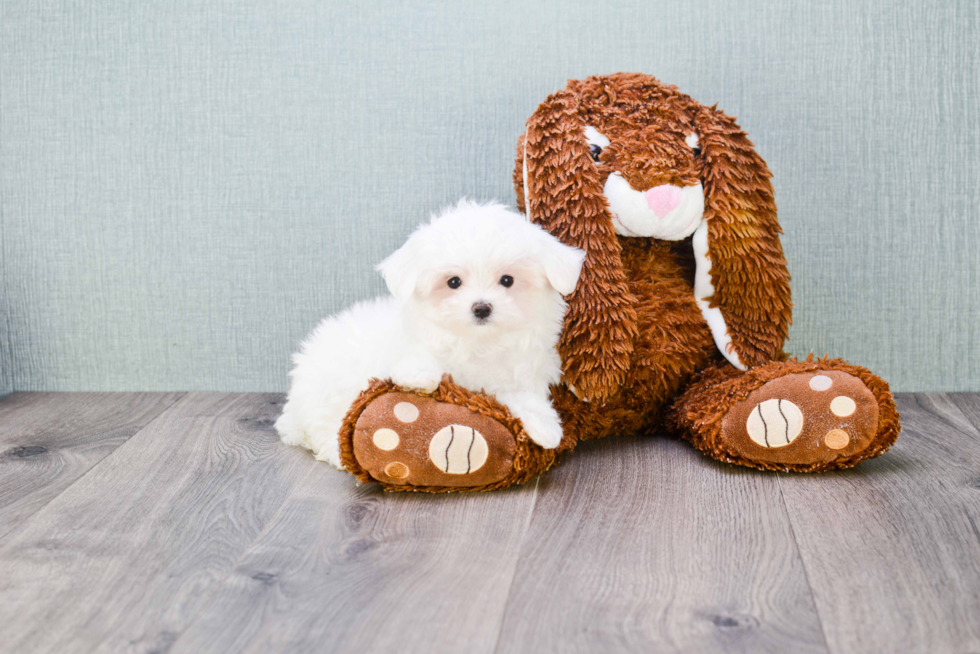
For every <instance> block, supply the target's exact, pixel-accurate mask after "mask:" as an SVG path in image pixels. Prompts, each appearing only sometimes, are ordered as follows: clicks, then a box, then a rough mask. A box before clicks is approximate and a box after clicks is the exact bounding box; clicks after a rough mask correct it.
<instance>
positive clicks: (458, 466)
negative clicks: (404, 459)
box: [429, 425, 490, 475]
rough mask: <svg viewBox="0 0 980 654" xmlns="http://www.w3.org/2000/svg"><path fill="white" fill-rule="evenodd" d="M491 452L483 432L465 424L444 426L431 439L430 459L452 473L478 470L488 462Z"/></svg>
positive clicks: (443, 470) (459, 473) (463, 473)
mask: <svg viewBox="0 0 980 654" xmlns="http://www.w3.org/2000/svg"><path fill="white" fill-rule="evenodd" d="M489 453H490V449H489V447H487V441H486V439H485V438H484V437H483V434H481V433H480V432H478V431H476V430H475V429H473V428H472V427H467V426H465V425H449V426H448V427H443V428H442V429H440V430H439V431H438V432H436V435H435V436H433V437H432V440H431V441H429V459H430V460H431V461H432V463H434V464H435V466H436V467H437V468H439V470H441V471H442V472H446V473H449V474H451V475H466V474H469V473H471V472H476V471H477V470H479V469H480V468H482V467H483V464H484V463H486V462H487V455H488V454H489Z"/></svg>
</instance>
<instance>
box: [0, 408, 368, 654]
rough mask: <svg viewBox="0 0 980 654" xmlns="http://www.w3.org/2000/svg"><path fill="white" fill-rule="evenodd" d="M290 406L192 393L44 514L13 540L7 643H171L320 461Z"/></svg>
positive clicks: (3, 572)
mask: <svg viewBox="0 0 980 654" xmlns="http://www.w3.org/2000/svg"><path fill="white" fill-rule="evenodd" d="M281 403H282V396H281V395H227V394H204V393H191V394H188V395H185V396H184V397H183V398H182V399H180V400H179V401H178V402H177V403H176V404H175V405H174V406H172V407H170V409H168V410H167V411H166V412H164V414H163V415H161V416H160V417H159V418H158V419H157V420H155V421H153V422H152V423H151V424H150V425H148V426H147V427H146V428H144V429H143V430H142V431H140V432H139V433H138V434H136V435H135V436H133V437H132V438H130V439H129V440H128V441H127V442H126V443H125V444H124V445H122V446H121V447H119V448H118V449H117V450H116V451H115V452H113V453H112V454H111V455H109V456H108V457H106V458H105V459H104V460H103V461H102V462H101V463H99V464H98V465H97V466H95V467H94V468H93V469H92V470H91V471H90V472H89V473H88V474H87V475H85V476H84V477H82V478H81V479H79V480H78V481H77V482H76V483H75V484H73V485H72V486H71V487H70V488H68V489H66V490H65V491H64V492H63V493H61V494H60V495H59V496H58V497H56V498H55V499H53V500H52V501H51V502H50V503H49V504H48V505H47V506H45V507H44V508H43V509H41V510H40V511H39V512H38V513H36V514H35V515H34V517H33V518H32V519H31V520H30V522H29V523H28V524H26V525H24V527H23V528H22V529H21V530H19V531H18V533H16V534H13V535H12V536H11V538H9V539H8V540H7V542H6V543H5V544H4V545H3V546H2V547H0V642H2V643H4V646H5V647H6V648H7V649H8V651H12V652H32V651H54V652H76V651H86V652H87V651H111V652H118V651H123V650H125V651H130V650H137V651H163V650H166V649H167V647H168V646H169V645H170V644H171V643H172V642H173V641H174V640H175V639H176V638H177V636H178V635H179V634H180V633H181V631H183V629H184V628H185V627H186V626H187V625H188V624H190V622H191V620H192V619H193V618H194V617H196V616H197V613H198V611H199V610H200V609H201V608H203V607H204V606H205V605H207V603H208V600H209V598H210V596H211V594H212V593H213V592H214V590H215V589H216V588H217V587H218V585H219V583H220V581H221V580H222V579H223V578H224V577H225V575H227V574H228V571H230V570H231V569H232V568H233V567H234V564H235V562H236V561H237V560H238V558H239V556H241V554H242V552H244V551H245V549H246V548H247V546H248V545H249V544H250V543H251V542H253V541H254V540H255V538H256V537H257V536H258V534H259V533H260V532H261V531H262V529H263V528H264V527H265V526H266V525H267V524H268V522H269V521H270V520H271V519H272V517H273V516H274V514H275V513H276V512H277V511H278V510H279V509H280V507H281V506H282V503H283V502H284V501H285V499H286V497H287V496H288V495H289V493H290V491H292V489H293V488H294V486H295V484H296V483H297V482H298V481H299V479H301V478H302V476H303V475H305V474H306V473H307V472H309V471H310V470H311V469H312V468H313V467H314V466H315V465H316V463H315V462H314V461H313V459H312V458H311V457H310V456H309V455H308V454H307V453H304V452H301V451H300V450H298V449H295V448H286V447H283V446H282V444H281V443H280V442H279V440H278V438H277V437H276V435H275V434H274V432H273V429H272V422H273V420H274V419H275V416H276V415H277V414H278V412H279V410H280V407H281ZM351 483H353V480H351Z"/></svg>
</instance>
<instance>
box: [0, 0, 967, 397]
mask: <svg viewBox="0 0 980 654" xmlns="http://www.w3.org/2000/svg"><path fill="white" fill-rule="evenodd" d="M978 27H980V3H978V2H976V0H959V1H943V2H936V1H935V0H913V1H907V2H890V1H888V0H874V1H870V2H869V1H861V0H828V1H825V2H812V1H811V0H780V1H779V2H771V3H765V4H763V3H755V2H743V3H737V2H728V1H722V0H719V1H715V2H713V1H707V2H703V1H698V0H694V1H691V0H687V1H685V2H677V1H674V0H671V1H652V0H629V1H624V2H616V3H611V2H610V3H598V2H586V1H578V0H576V1H571V0H561V1H557V2H554V1H552V2H528V1H526V0H525V1H520V2H517V1H511V0H495V1H494V2H397V1H387V0H386V1H384V2H380V1H374V0H360V1H358V2H356V3H353V2H352V3H349V4H346V3H340V2H314V1H309V2H303V1H292V0H281V1H278V2H271V1H269V2H265V1H261V0H260V1H254V0H252V1H246V0H196V1H191V2H181V3H174V2H130V1H129V0H123V1H119V2H112V1H103V0H100V1H99V2H81V3H80V2H67V1H65V2H52V1H42V0H3V1H2V2H0V240H2V273H3V280H2V286H0V311H2V319H0V367H2V375H0V391H3V390H10V389H17V390H38V389H47V390H137V389H139V390H157V389H161V390H162V389H188V390H190V389H217V390H284V389H285V388H286V385H287V377H286V373H287V371H288V368H289V354H290V352H291V351H292V350H293V349H294V348H295V346H296V344H297V343H298V341H299V340H300V339H301V338H302V337H303V336H304V334H306V332H307V331H308V330H309V329H310V328H311V327H313V326H314V324H315V323H316V322H317V320H318V319H319V318H320V317H321V316H323V315H325V314H328V313H330V312H333V311H336V310H338V309H340V308H342V307H344V306H345V305H347V304H349V303H351V302H354V301H356V300H359V299H363V298H367V297H369V296H372V295H374V294H377V293H380V292H382V290H383V285H382V283H381V280H380V278H379V277H378V275H377V274H376V273H375V272H374V271H373V265H374V264H375V263H376V262H378V261H379V260H380V259H382V258H383V257H384V255H385V254H386V253H388V252H390V251H391V250H393V249H394V248H395V247H397V246H398V245H399V244H400V243H401V241H402V240H403V239H404V238H405V236H406V235H407V234H408V232H409V231H410V229H411V228H412V226H413V225H415V224H416V223H418V222H419V221H420V220H422V219H423V218H425V217H426V216H427V215H428V213H429V212H430V211H432V210H435V209H437V208H439V207H440V206H442V205H445V204H446V203H449V202H452V201H453V200H455V199H457V198H458V197H460V196H462V195H468V196H471V197H475V198H500V199H502V200H504V201H505V202H507V203H509V204H513V202H514V193H513V189H512V188H511V183H510V174H511V167H512V162H513V153H514V147H515V142H516V139H517V136H518V135H519V134H520V133H521V131H522V129H523V125H524V121H525V119H526V118H527V117H528V116H529V115H530V114H531V112H532V111H533V110H534V108H535V107H536V106H537V104H538V103H539V102H541V101H542V100H543V99H544V98H545V96H547V95H548V94H549V93H551V92H552V91H554V90H556V89H558V88H560V87H562V86H563V85H564V84H565V81H566V79H569V78H581V77H584V76H587V75H590V74H597V73H608V72H615V71H641V72H646V73H650V74H653V75H656V76H657V77H659V78H660V79H662V80H664V81H666V82H669V83H673V84H677V85H678V86H679V87H680V88H681V90H683V91H685V92H687V93H689V94H690V95H692V96H693V97H695V98H696V99H698V100H700V101H701V102H703V103H705V104H714V103H718V105H719V107H720V108H722V109H723V110H725V111H726V112H727V113H729V114H731V115H734V116H738V118H739V122H740V124H741V125H742V127H743V128H744V129H746V130H747V131H748V132H749V134H750V137H751V138H752V139H753V141H754V142H755V143H756V145H757V146H758V149H759V152H760V153H761V154H762V156H763V157H764V158H765V159H766V160H767V161H768V163H769V165H770V167H771V168H772V170H773V172H774V173H775V178H774V184H775V188H776V198H777V202H778V204H779V217H780V221H781V223H782V225H783V228H784V230H785V232H786V234H785V236H784V238H783V245H784V247H785V250H786V255H787V258H788V259H789V262H790V270H791V272H792V274H793V288H794V301H795V304H796V309H795V320H794V325H793V329H792V332H791V340H790V342H789V343H788V348H789V350H790V351H792V352H794V353H798V354H800V353H802V354H806V353H807V352H809V351H810V350H813V351H815V352H817V353H820V354H822V353H824V352H830V353H832V354H834V355H838V356H842V357H846V358H847V359H849V360H851V361H852V362H855V363H858V364H862V365H866V366H869V367H870V368H872V369H873V370H875V371H876V372H878V373H879V374H881V375H882V376H883V377H885V378H886V379H889V380H890V381H891V382H892V383H893V387H894V388H895V389H896V390H913V389H915V390H974V391H977V390H980V327H978V322H980V255H978V244H980V221H978V218H980V215H978V214H980V155H978V152H980V119H978V116H980V113H978V108H980V107H978V105H980V31H978Z"/></svg>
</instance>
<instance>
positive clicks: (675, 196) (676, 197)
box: [643, 184, 681, 218]
mask: <svg viewBox="0 0 980 654" xmlns="http://www.w3.org/2000/svg"><path fill="white" fill-rule="evenodd" d="M643 195H644V197H646V199H647V204H648V205H649V206H650V209H651V211H653V213H655V214H657V216H659V217H660V218H663V217H664V216H666V215H667V214H669V213H670V212H671V211H673V210H674V209H675V208H676V207H677V205H679V204H680V203H681V190H680V189H679V188H677V187H676V186H673V185H671V184H661V185H660V186H654V187H653V188H652V189H650V190H649V191H645V192H644V193H643Z"/></svg>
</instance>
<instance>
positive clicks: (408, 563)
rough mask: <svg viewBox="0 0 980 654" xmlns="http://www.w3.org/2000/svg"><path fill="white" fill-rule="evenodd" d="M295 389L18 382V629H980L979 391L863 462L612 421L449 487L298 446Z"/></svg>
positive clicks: (732, 643)
mask: <svg viewBox="0 0 980 654" xmlns="http://www.w3.org/2000/svg"><path fill="white" fill-rule="evenodd" d="M281 403H282V397H281V396H279V395H237V394H236V395H232V394H208V393H189V394H14V395H11V396H8V397H6V398H4V399H2V400H0V649H2V650H3V651H5V652H17V653H21V652H59V653H60V652H76V651H77V652H89V651H98V652H123V651H125V652H167V651H169V652H193V653H199V652H211V651H250V652H273V651H316V652H326V651H343V652H358V653H364V652H396V651H397V652H423V651H424V652H441V651H447V652H491V651H499V652H522V651H526V652H535V653H539V652H614V651H637V652H658V651H681V652H699V653H700V652H743V651H744V652H789V651H792V652H810V651H812V652H824V651H832V652H978V651H980V395H944V394H927V395H903V396H901V397H899V409H900V410H901V412H902V415H903V422H904V433H903V435H902V437H901V438H900V439H899V441H898V444H897V445H896V446H895V448H893V450H892V451H891V452H889V453H888V454H887V455H885V456H884V457H882V458H880V459H877V460H875V461H871V462H868V463H865V464H864V465H863V466H861V467H859V468H858V469H856V470H852V471H847V472H841V473H832V474H825V475H822V476H803V475H780V474H775V473H763V472H756V471H751V470H743V469H738V468H734V467H731V466H727V465H722V464H718V463H715V462H713V461H711V460H708V459H706V458H704V457H702V456H701V455H699V454H698V453H696V452H694V451H692V450H691V448H689V447H688V446H686V445H685V444H684V443H681V442H677V441H673V440H670V439H666V438H628V439H618V440H617V439H609V440H607V441H604V442H599V443H593V444H587V445H586V446H584V447H582V448H581V449H580V450H579V451H578V452H576V453H575V454H574V455H572V456H570V457H569V458H568V459H567V460H566V461H565V463H564V464H563V465H562V466H560V467H559V468H557V469H555V470H553V471H552V472H550V473H549V474H547V475H546V476H545V477H543V478H542V479H540V480H539V481H538V482H537V483H532V484H530V485H527V486H525V487H521V488H516V489H511V490H509V491H504V492H497V493H489V494H479V495H449V496H427V495H414V494H405V493H394V494H387V493H383V492H381V491H380V490H379V489H378V488H377V487H375V486H373V485H365V486H359V485H357V483H356V482H355V480H354V479H353V478H352V477H350V476H349V475H346V474H342V473H340V472H338V471H336V470H334V469H333V468H331V467H329V466H327V465H325V464H322V463H315V462H314V461H313V459H312V458H311V457H310V456H309V455H307V454H305V453H304V452H302V451H299V450H295V449H289V448H286V447H283V446H282V445H280V444H279V442H278V440H277V439H276V437H275V435H274V433H273V430H272V423H273V420H274V419H275V417H276V415H277V413H278V411H279V409H280V406H281Z"/></svg>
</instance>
